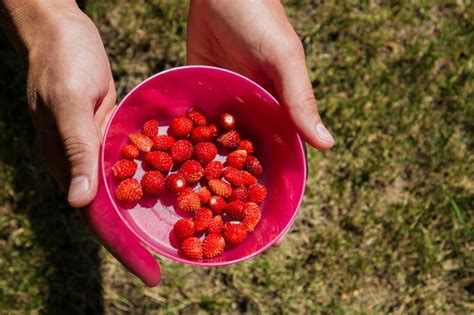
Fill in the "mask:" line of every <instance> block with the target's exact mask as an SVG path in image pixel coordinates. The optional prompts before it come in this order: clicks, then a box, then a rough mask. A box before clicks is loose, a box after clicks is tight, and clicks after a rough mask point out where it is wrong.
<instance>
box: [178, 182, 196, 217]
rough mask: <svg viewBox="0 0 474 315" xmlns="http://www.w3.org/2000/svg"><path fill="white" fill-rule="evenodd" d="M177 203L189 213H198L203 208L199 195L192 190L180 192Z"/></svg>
mask: <svg viewBox="0 0 474 315" xmlns="http://www.w3.org/2000/svg"><path fill="white" fill-rule="evenodd" d="M177 202H178V206H179V207H180V208H181V209H183V210H184V211H188V212H196V211H197V210H198V209H199V208H200V207H201V200H200V199H199V195H198V194H197V193H196V192H195V191H194V190H192V188H186V189H185V190H183V191H182V192H180V193H179V195H178V198H177Z"/></svg>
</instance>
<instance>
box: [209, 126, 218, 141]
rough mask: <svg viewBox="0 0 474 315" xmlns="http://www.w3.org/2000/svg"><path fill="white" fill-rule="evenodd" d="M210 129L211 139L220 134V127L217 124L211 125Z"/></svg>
mask: <svg viewBox="0 0 474 315" xmlns="http://www.w3.org/2000/svg"><path fill="white" fill-rule="evenodd" d="M208 128H209V131H210V132H211V137H212V138H215V137H217V135H218V134H219V127H217V125H216V124H210V125H209V126H208Z"/></svg>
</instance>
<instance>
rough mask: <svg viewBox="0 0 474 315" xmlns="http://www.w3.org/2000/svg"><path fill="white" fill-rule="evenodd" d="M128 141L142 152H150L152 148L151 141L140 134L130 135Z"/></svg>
mask: <svg viewBox="0 0 474 315" xmlns="http://www.w3.org/2000/svg"><path fill="white" fill-rule="evenodd" d="M128 139H129V140H130V142H132V143H133V144H134V145H135V146H136V147H137V148H138V150H140V151H142V152H150V150H151V147H152V146H153V141H151V139H150V138H148V137H147V136H145V135H144V134H142V133H138V132H135V133H131V134H129V135H128Z"/></svg>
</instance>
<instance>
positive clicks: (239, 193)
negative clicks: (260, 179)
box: [229, 186, 248, 201]
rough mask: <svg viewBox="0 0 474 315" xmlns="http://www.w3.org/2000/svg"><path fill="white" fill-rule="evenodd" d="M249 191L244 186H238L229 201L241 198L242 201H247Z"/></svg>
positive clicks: (233, 190)
mask: <svg viewBox="0 0 474 315" xmlns="http://www.w3.org/2000/svg"><path fill="white" fill-rule="evenodd" d="M247 198H248V192H247V188H245V187H244V186H240V187H237V188H234V189H232V194H231V195H230V197H229V201H234V200H240V201H247Z"/></svg>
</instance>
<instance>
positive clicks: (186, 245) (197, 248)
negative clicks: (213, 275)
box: [181, 236, 203, 260]
mask: <svg viewBox="0 0 474 315" xmlns="http://www.w3.org/2000/svg"><path fill="white" fill-rule="evenodd" d="M181 250H182V251H183V254H184V255H185V256H187V257H188V258H191V259H194V260H199V259H202V255H203V249H202V242H201V240H200V239H198V238H197V237H194V236H191V237H188V238H187V239H185V240H184V241H183V243H182V244H181Z"/></svg>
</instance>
